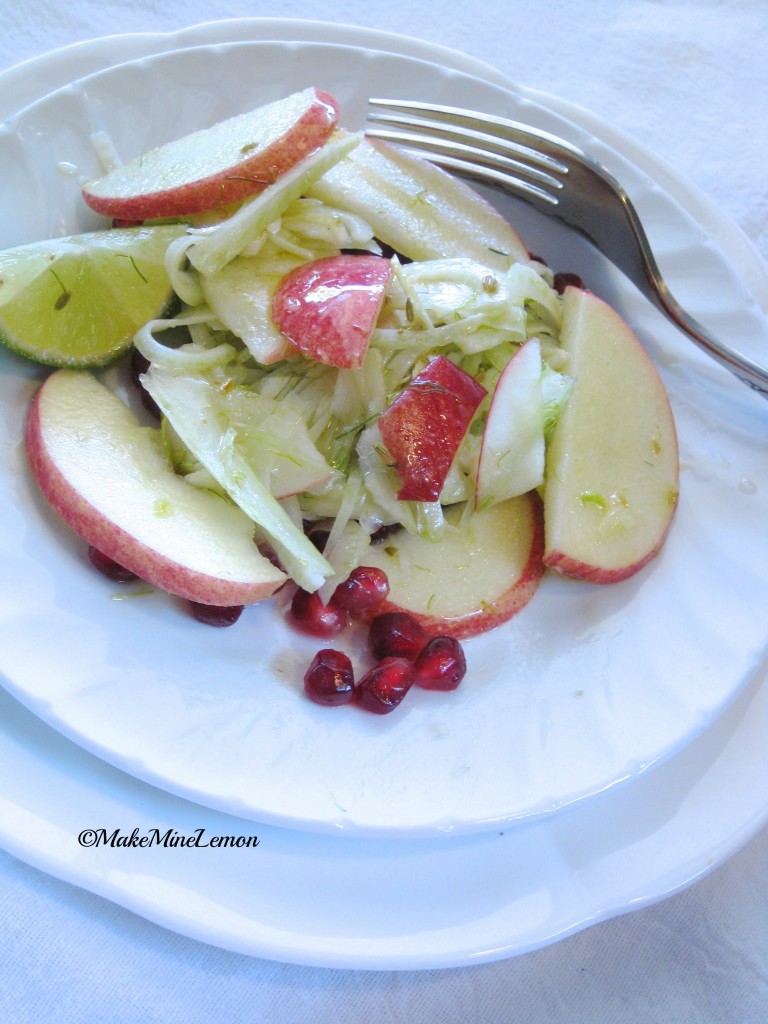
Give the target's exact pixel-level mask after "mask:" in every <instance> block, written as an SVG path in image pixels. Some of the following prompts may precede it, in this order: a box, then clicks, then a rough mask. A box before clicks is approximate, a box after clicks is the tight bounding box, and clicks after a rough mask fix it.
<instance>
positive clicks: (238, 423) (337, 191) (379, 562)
mask: <svg viewBox="0 0 768 1024" xmlns="http://www.w3.org/2000/svg"><path fill="white" fill-rule="evenodd" d="M107 154H108V151H107ZM83 196H84V199H85V202H86V203H87V204H88V205H89V206H90V207H91V208H93V209H95V210H96V211H97V212H100V213H102V214H104V215H105V216H106V217H109V218H111V227H108V228H107V227H105V229H104V232H103V233H100V232H96V233H95V236H98V235H100V234H103V235H106V236H111V237H112V238H115V237H117V236H123V235H125V233H127V235H128V236H129V244H130V245H131V246H134V247H135V249H134V250H132V251H135V253H136V255H135V257H134V256H131V259H132V260H133V264H132V267H133V269H135V271H136V274H137V275H138V276H139V277H141V278H142V279H145V280H147V279H148V277H149V272H148V271H147V273H146V274H145V273H143V271H142V262H141V261H142V247H147V248H149V247H152V248H154V249H156V248H157V246H158V244H161V246H162V273H161V274H160V276H161V277H162V278H163V280H164V282H165V283H166V284H167V290H168V292H169V295H170V297H172V298H173V300H174V303H175V308H174V310H173V312H168V311H167V310H166V311H165V312H163V313H160V314H159V315H155V314H153V315H150V316H147V317H145V318H142V321H141V323H140V325H139V326H138V328H137V329H135V330H131V331H130V333H129V335H128V336H127V341H126V342H125V343H124V344H123V347H122V351H124V352H126V353H127V354H126V356H125V361H126V362H129V363H130V367H131V369H132V373H133V379H134V381H135V382H136V383H137V385H138V387H139V388H140V389H141V393H142V396H143V398H144V400H145V403H146V405H147V407H151V408H152V410H153V412H154V413H155V415H156V417H157V420H156V422H155V423H153V424H152V425H149V426H148V425H147V421H146V420H142V419H141V418H140V417H139V418H137V416H136V415H135V413H134V412H133V411H132V410H131V409H129V408H128V405H126V403H125V402H123V401H122V400H121V398H119V397H118V396H116V395H115V394H114V393H113V391H112V390H110V389H108V388H106V387H105V385H104V384H103V383H102V382H101V380H100V378H99V374H98V372H97V370H98V366H99V364H100V362H102V361H103V360H102V358H101V356H100V357H99V359H96V358H95V357H94V358H93V360H92V361H90V362H89V359H88V354H87V352H86V355H85V357H79V360H78V361H77V362H73V361H72V360H69V361H68V360H65V359H59V360H57V359H54V358H50V357H48V358H45V359H43V361H44V362H48V363H49V365H59V366H60V367H61V368H60V369H57V370H56V372H54V373H53V374H51V376H49V377H48V378H47V380H46V381H45V382H44V383H43V385H42V387H41V388H40V390H39V391H38V393H37V395H36V396H35V399H34V402H33V406H32V409H31V411H30V415H29V419H28V423H27V428H26V444H27V450H28V453H29V458H30V464H31V466H32V470H33V473H34V475H35V477H36V479H37V481H38V483H39V485H40V487H41V490H42V492H43V494H44V496H45V497H46V498H47V500H48V501H49V502H50V504H51V505H52V506H53V507H54V508H55V509H56V510H57V511H58V512H59V514H60V515H61V516H62V517H63V518H64V519H65V520H66V521H67V522H68V523H69V525H70V526H72V527H73V529H75V531H76V532H77V533H79V534H80V535H81V536H82V537H84V538H85V540H86V541H88V543H89V544H90V545H91V552H92V560H93V561H94V563H95V564H97V566H98V567H99V568H100V569H101V570H102V571H105V572H107V573H108V574H111V575H112V576H113V578H116V579H118V578H120V579H131V578H134V577H135V576H139V577H141V578H142V579H144V580H146V581H147V582H149V583H152V584H155V585H157V586H159V587H162V588H163V589H166V590H168V591H170V592H172V593H174V594H177V595H179V596H181V597H184V598H186V599H187V600H188V601H189V602H190V603H191V607H192V608H193V611H194V614H195V615H196V617H198V618H199V619H200V620H201V621H205V622H209V623H212V624H215V625H229V624H232V623H233V622H234V621H236V619H237V618H238V616H239V614H240V611H241V610H242V607H243V606H244V605H247V604H251V603H254V602H256V601H258V600H261V599H264V598H267V597H270V596H271V595H272V594H274V593H276V592H278V591H281V592H283V593H285V591H284V589H283V588H285V587H286V586H290V587H291V588H292V597H291V600H290V608H289V612H288V614H289V618H290V620H291V621H292V622H293V624H294V625H296V626H297V627H298V628H300V629H302V630H303V631H304V632H307V633H310V634H311V635H314V636H316V637H318V638H322V639H325V640H330V639H331V638H334V637H336V636H338V635H340V634H341V633H342V631H343V630H344V629H345V628H346V626H347V625H348V623H349V621H350V618H352V619H355V620H358V621H362V622H364V623H365V624H366V628H368V630H369V645H370V651H371V657H372V665H371V668H370V671H369V672H367V673H366V675H365V676H364V678H363V679H361V680H355V679H354V678H353V674H352V670H351V663H350V661H349V658H348V657H347V656H346V655H345V654H344V652H343V651H342V650H339V649H337V648H335V647H326V648H324V649H323V650H321V651H320V652H319V653H318V655H317V656H316V657H315V659H314V660H313V662H312V664H311V665H310V666H309V668H308V669H307V674H306V677H305V684H306V690H307V693H308V694H309V696H310V697H312V698H313V699H314V700H316V701H318V702H320V703H324V704H331V705H333V704H341V703H347V702H349V701H355V702H356V703H358V704H360V705H361V706H363V707H366V708H368V709H369V710H372V711H375V712H377V713H386V712H388V711H391V710H392V709H393V708H394V707H396V706H397V705H398V704H399V703H400V701H401V700H402V698H403V697H404V696H405V694H406V693H407V692H408V690H409V689H410V687H411V686H412V685H414V684H417V685H421V686H425V687H428V688H437V689H453V688H455V687H456V686H458V684H459V682H460V681H461V678H462V677H463V675H464V672H465V671H466V661H465V657H464V653H463V651H462V647H461V641H463V640H465V639H466V638H468V637H471V636H475V635H477V634H479V633H481V632H483V631H485V630H488V629H491V628H494V627H496V626H497V625H499V624H500V623H501V622H503V621H505V620H506V619H508V618H509V617H510V616H511V615H514V614H515V613H516V612H518V611H519V610H520V609H521V608H522V607H524V606H525V604H526V603H527V602H528V601H529V600H530V599H531V598H532V597H533V595H534V593H535V591H536V588H537V586H538V584H539V582H540V580H541V578H542V575H543V574H544V572H545V570H546V568H547V567H550V568H552V569H554V570H556V571H559V572H563V573H565V574H567V575H571V576H575V577H577V578H579V579H582V580H588V581H590V582H595V583H609V582H614V581H619V580H621V579H624V578H626V577H627V576H628V575H631V574H632V573H634V572H637V571H639V570H640V569H641V568H642V567H643V566H644V565H646V564H647V562H648V561H649V560H650V559H651V558H653V557H654V556H655V555H656V554H657V553H658V551H659V550H660V548H661V545H662V543H663V540H664V538H665V536H666V533H667V530H668V528H669V524H670V522H671V519H672V515H673V512H674V508H675V506H676V502H677V448H676V439H675V433H674V422H673V420H672V416H671V412H670V410H669V405H668V402H667V400H666V395H665V393H664V389H663V386H662V384H661V382H660V380H659V378H658V375H657V374H656V371H655V369H654V368H653V367H652V365H651V364H650V362H649V360H648V359H647V357H646V356H645V353H644V351H643V350H642V347H641V346H640V344H639V342H638V341H637V339H636V338H635V337H634V335H633V334H632V332H631V331H630V329H629V328H628V327H627V325H626V324H624V322H623V321H622V320H621V319H620V318H619V317H618V315H617V314H616V313H615V312H614V311H612V310H610V309H608V307H606V306H605V304H604V303H602V302H601V300H599V299H597V297H595V296H593V295H592V294H591V293H590V292H588V291H587V290H585V289H584V288H583V286H581V282H580V281H579V280H578V279H577V278H574V277H573V276H572V275H556V274H554V273H553V272H552V270H550V268H549V267H548V266H547V265H546V264H545V263H544V262H543V261H542V260H540V259H538V258H536V257H534V256H531V255H530V254H529V252H528V250H527V248H526V246H525V245H524V244H523V242H522V241H521V239H520V238H519V236H518V235H517V233H516V232H515V231H514V229H513V228H512V227H511V226H510V225H509V224H508V223H507V222H506V221H505V220H504V218H503V217H501V215H500V214H499V213H498V212H497V211H496V210H495V209H494V208H493V207H492V206H491V205H490V204H489V203H488V202H487V201H486V200H485V199H484V198H482V197H481V196H480V195H479V194H478V193H476V192H475V191H473V190H472V189H470V188H469V187H468V186H467V185H465V184H464V183H462V182H460V181H458V180H457V179H455V178H453V177H452V176H450V175H448V174H447V173H445V172H443V171H441V170H439V169H438V168H437V167H435V166H433V165H431V164H428V163H425V162H423V161H421V160H419V159H417V158H415V157H413V156H409V155H407V154H405V153H404V152H402V151H398V150H397V149H395V148H392V147H389V146H386V145H384V144H381V143H376V144H374V143H372V142H370V141H368V140H367V139H366V138H365V137H364V136H363V135H362V134H361V133H352V132H348V131H345V130H344V129H342V128H341V127H340V126H339V111H338V105H337V103H336V101H335V100H334V99H333V97H330V96H329V95H328V94H326V93H324V92H322V91H321V90H318V89H307V90H304V91H303V92H301V93H297V94H294V95H293V96H290V97H287V98H285V99H284V100H281V101H278V102H276V103H273V104H269V105H267V106H265V107H261V108H259V109H258V110H256V111H252V112H249V113H247V114H245V115H239V116H238V117H235V118H232V119H230V120H229V121H226V122H222V123H221V124H219V125H215V126H212V127H211V128H209V129H205V130H203V131H201V132H197V133H195V134H194V135H191V136H187V137H185V138H184V139H181V140H177V141H175V142H171V143H169V144H168V145H166V146H163V147H160V148H159V149H157V150H153V151H152V152H150V153H146V154H142V155H141V156H140V157H138V158H136V159H135V160H133V161H131V162H129V163H126V164H117V163H114V164H113V165H112V166H110V167H108V168H107V169H106V172H105V174H104V176H103V177H102V178H100V179H98V180H97V181H93V182H87V183H86V184H85V185H84V187H83ZM95 236H94V237H95ZM82 237H83V238H86V236H82ZM158 239H161V242H160V243H158ZM76 241H77V240H76V239H75V240H72V244H74V243H75V242H76ZM81 244H82V245H85V246H86V248H87V249H88V252H89V254H90V252H91V249H92V248H93V246H94V245H95V242H93V241H91V240H88V241H86V242H83V241H82V239H81ZM28 248H35V247H28ZM38 248H39V247H38ZM16 262H17V263H18V259H17V260H16ZM122 266H123V267H125V263H123V264H122ZM48 269H49V270H50V268H48ZM50 272H51V273H53V271H52V270H50ZM42 273H43V275H44V276H46V280H48V277H47V275H46V274H45V270H43V271H42ZM20 276H21V277H23V275H20ZM55 276H56V277H57V283H58V285H59V286H60V288H61V291H60V293H59V294H58V298H57V299H56V302H58V303H62V307H61V308H62V310H65V309H66V305H67V302H68V301H69V300H68V299H67V300H66V302H64V301H63V300H62V297H61V296H62V295H66V294H67V292H68V289H67V284H66V281H64V280H63V278H62V275H58V274H57V275H55ZM156 278H157V272H155V273H154V274H153V279H156ZM25 280H26V279H25ZM48 283H49V284H50V281H49V280H48ZM133 284H134V286H136V287H138V285H137V284H136V282H135V281H134V282H133ZM19 288H21V285H18V287H17V291H18V289H19ZM14 294H15V293H14ZM124 294H125V292H124V291H121V295H123V296H124ZM152 301H153V302H154V303H155V304H157V297H156V296H154V295H153V298H152ZM158 312H159V310H158ZM2 316H3V307H2V306H0V330H1V329H2V326H3V322H2ZM78 330H79V331H80V336H82V327H81V326H80V327H78ZM6 333H7V318H6ZM26 354H28V355H31V356H32V357H33V358H35V357H36V353H35V352H34V351H32V350H27V353H26ZM118 354H119V353H118ZM113 356H114V353H113V352H112V353H111V354H110V358H112V357H113ZM129 404H130V403H129ZM73 439H76V440H74V443H73ZM254 540H255V542H256V543H254Z"/></svg>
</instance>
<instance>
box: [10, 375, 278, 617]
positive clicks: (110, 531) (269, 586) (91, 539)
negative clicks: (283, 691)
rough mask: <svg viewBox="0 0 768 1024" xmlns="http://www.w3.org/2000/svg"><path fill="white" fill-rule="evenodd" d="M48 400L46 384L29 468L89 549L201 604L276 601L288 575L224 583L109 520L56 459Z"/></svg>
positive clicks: (37, 407)
mask: <svg viewBox="0 0 768 1024" xmlns="http://www.w3.org/2000/svg"><path fill="white" fill-rule="evenodd" d="M58 372H59V373H62V372H68V371H58ZM55 376H56V374H53V375H52V377H49V378H48V380H51V379H53V378H54V377H55ZM45 397H46V387H45V384H43V386H42V387H41V388H39V389H38V391H37V393H36V394H35V396H34V398H33V400H32V404H31V406H30V409H29V412H28V415H27V419H26V423H25V429H24V443H25V446H26V452H27V458H28V461H29V465H30V468H31V470H32V475H33V476H34V478H35V480H36V481H37V484H38V487H39V488H40V491H41V492H42V494H43V497H44V498H45V499H46V501H47V502H48V504H49V505H50V506H51V508H52V509H53V510H54V511H55V512H57V513H58V515H59V516H60V517H61V519H62V520H63V521H64V522H65V523H66V524H67V526H69V527H70V528H71V529H72V530H73V531H74V532H75V533H76V534H77V535H78V536H80V537H81V538H82V539H83V540H85V541H86V542H87V543H88V544H92V545H93V546H94V547H95V548H97V549H98V550H99V551H101V552H102V553H103V554H105V555H107V557H109V558H111V559H112V560H113V561H115V562H117V564H118V565H120V566H122V567H123V568H125V569H128V570H130V571H131V572H133V573H134V574H135V575H136V576H138V577H139V578H140V579H142V580H144V581H145V582H147V583H149V584H151V585H153V586H155V587H158V588H160V589H161V590H165V591H168V592H169V593H171V594H175V595H176V596H178V597H181V598H185V599H186V600H189V601H194V602H197V603H198V604H207V605H218V606H221V607H231V606H234V605H245V604H255V603H256V602H258V601H262V600H264V599H266V598H268V597H271V596H272V594H274V593H275V591H276V590H277V589H278V588H279V587H280V586H282V585H283V583H284V582H285V579H286V577H285V575H284V574H283V573H282V572H281V571H280V570H279V569H277V568H274V567H273V566H271V565H266V564H265V571H264V578H263V579H261V580H259V581H255V582H251V581H242V582H241V581H236V580H226V579H219V578H217V577H215V576H212V575H208V574H204V573H200V572H197V571H195V570H194V569H190V568H189V567H187V566H184V565H181V564H180V563H178V562H176V561H174V560H172V559H170V558H168V557H166V556H165V555H163V554H162V553H161V552H159V551H156V550H154V549H152V548H150V547H148V546H147V545H145V544H143V543H141V542H140V541H138V540H137V539H136V538H135V537H134V536H132V535H131V534H130V533H128V532H127V531H126V530H125V529H123V528H122V527H120V526H118V525H117V524H116V523H114V522H112V521H111V520H109V519H107V518H106V517H105V516H104V515H103V514H102V513H101V512H100V511H99V510H98V509H97V508H95V507H94V505H92V504H91V503H90V502H89V501H88V500H87V499H85V498H84V497H83V496H82V495H81V494H80V492H79V491H77V490H76V489H75V488H74V487H73V486H72V484H71V483H70V482H69V480H68V479H67V477H66V476H65V475H64V473H63V472H62V471H61V469H60V468H59V466H58V465H57V464H56V462H55V461H54V460H53V458H52V457H51V455H50V453H49V450H48V446H47V444H46V437H45V427H44V423H43V422H42V419H41V407H42V405H43V403H44V402H45ZM265 563H266V560H265ZM270 570H271V571H270Z"/></svg>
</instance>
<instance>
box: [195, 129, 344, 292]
mask: <svg viewBox="0 0 768 1024" xmlns="http://www.w3.org/2000/svg"><path fill="white" fill-rule="evenodd" d="M361 138H362V134H356V135H342V136H341V137H339V138H336V139H334V140H333V141H331V142H328V143H326V144H325V146H323V147H322V149H318V150H316V151H315V152H314V153H311V154H310V155H309V156H308V157H305V158H304V159H303V160H302V161H300V162H299V163H298V164H296V166H295V167H293V168H292V169H291V170H290V171H287V172H286V173H285V174H283V175H282V176H281V177H280V178H279V179H278V181H276V182H275V184H274V185H270V186H269V187H268V188H265V189H264V191H263V192H261V193H260V194H259V195H258V196H256V198H255V199H252V200H250V202H248V203H245V204H244V205H243V206H241V207H240V209H239V210H238V211H237V212H236V213H234V214H233V215H232V216H231V217H230V218H229V220H226V221H224V223H223V224H220V225H219V226H218V227H216V228H214V230H213V231H209V232H207V233H206V234H205V235H202V234H201V235H200V236H198V241H197V244H196V245H193V246H192V247H191V248H190V249H189V251H188V253H187V255H188V256H189V260H190V263H192V265H193V266H194V267H196V268H197V270H199V271H200V273H201V274H214V273H216V271H217V270H221V268H222V267H224V266H226V264H227V263H229V262H230V260H232V259H234V258H235V256H238V255H239V254H240V253H241V252H242V251H243V249H244V248H245V246H246V245H248V243H249V242H251V241H252V240H253V239H254V238H256V237H257V236H258V235H261V234H262V233H263V232H264V231H266V230H267V228H268V227H269V225H270V224H271V223H272V222H273V221H274V220H275V219H276V218H277V217H279V216H280V215H281V214H282V213H283V212H284V211H285V210H286V209H287V207H288V206H289V205H290V204H291V203H292V202H294V201H295V200H296V199H298V198H299V196H301V195H302V194H303V193H304V192H305V191H306V189H307V188H308V187H309V185H311V184H312V183H313V182H315V181H317V179H318V178H321V177H322V176H323V175H324V174H325V173H326V171H328V170H330V168H331V167H333V166H334V165H335V164H337V163H338V162H339V161H340V160H342V159H343V158H344V157H345V156H346V155H347V153H349V152H350V151H351V150H352V149H354V148H355V146H357V145H358V144H359V142H360V140H361Z"/></svg>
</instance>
